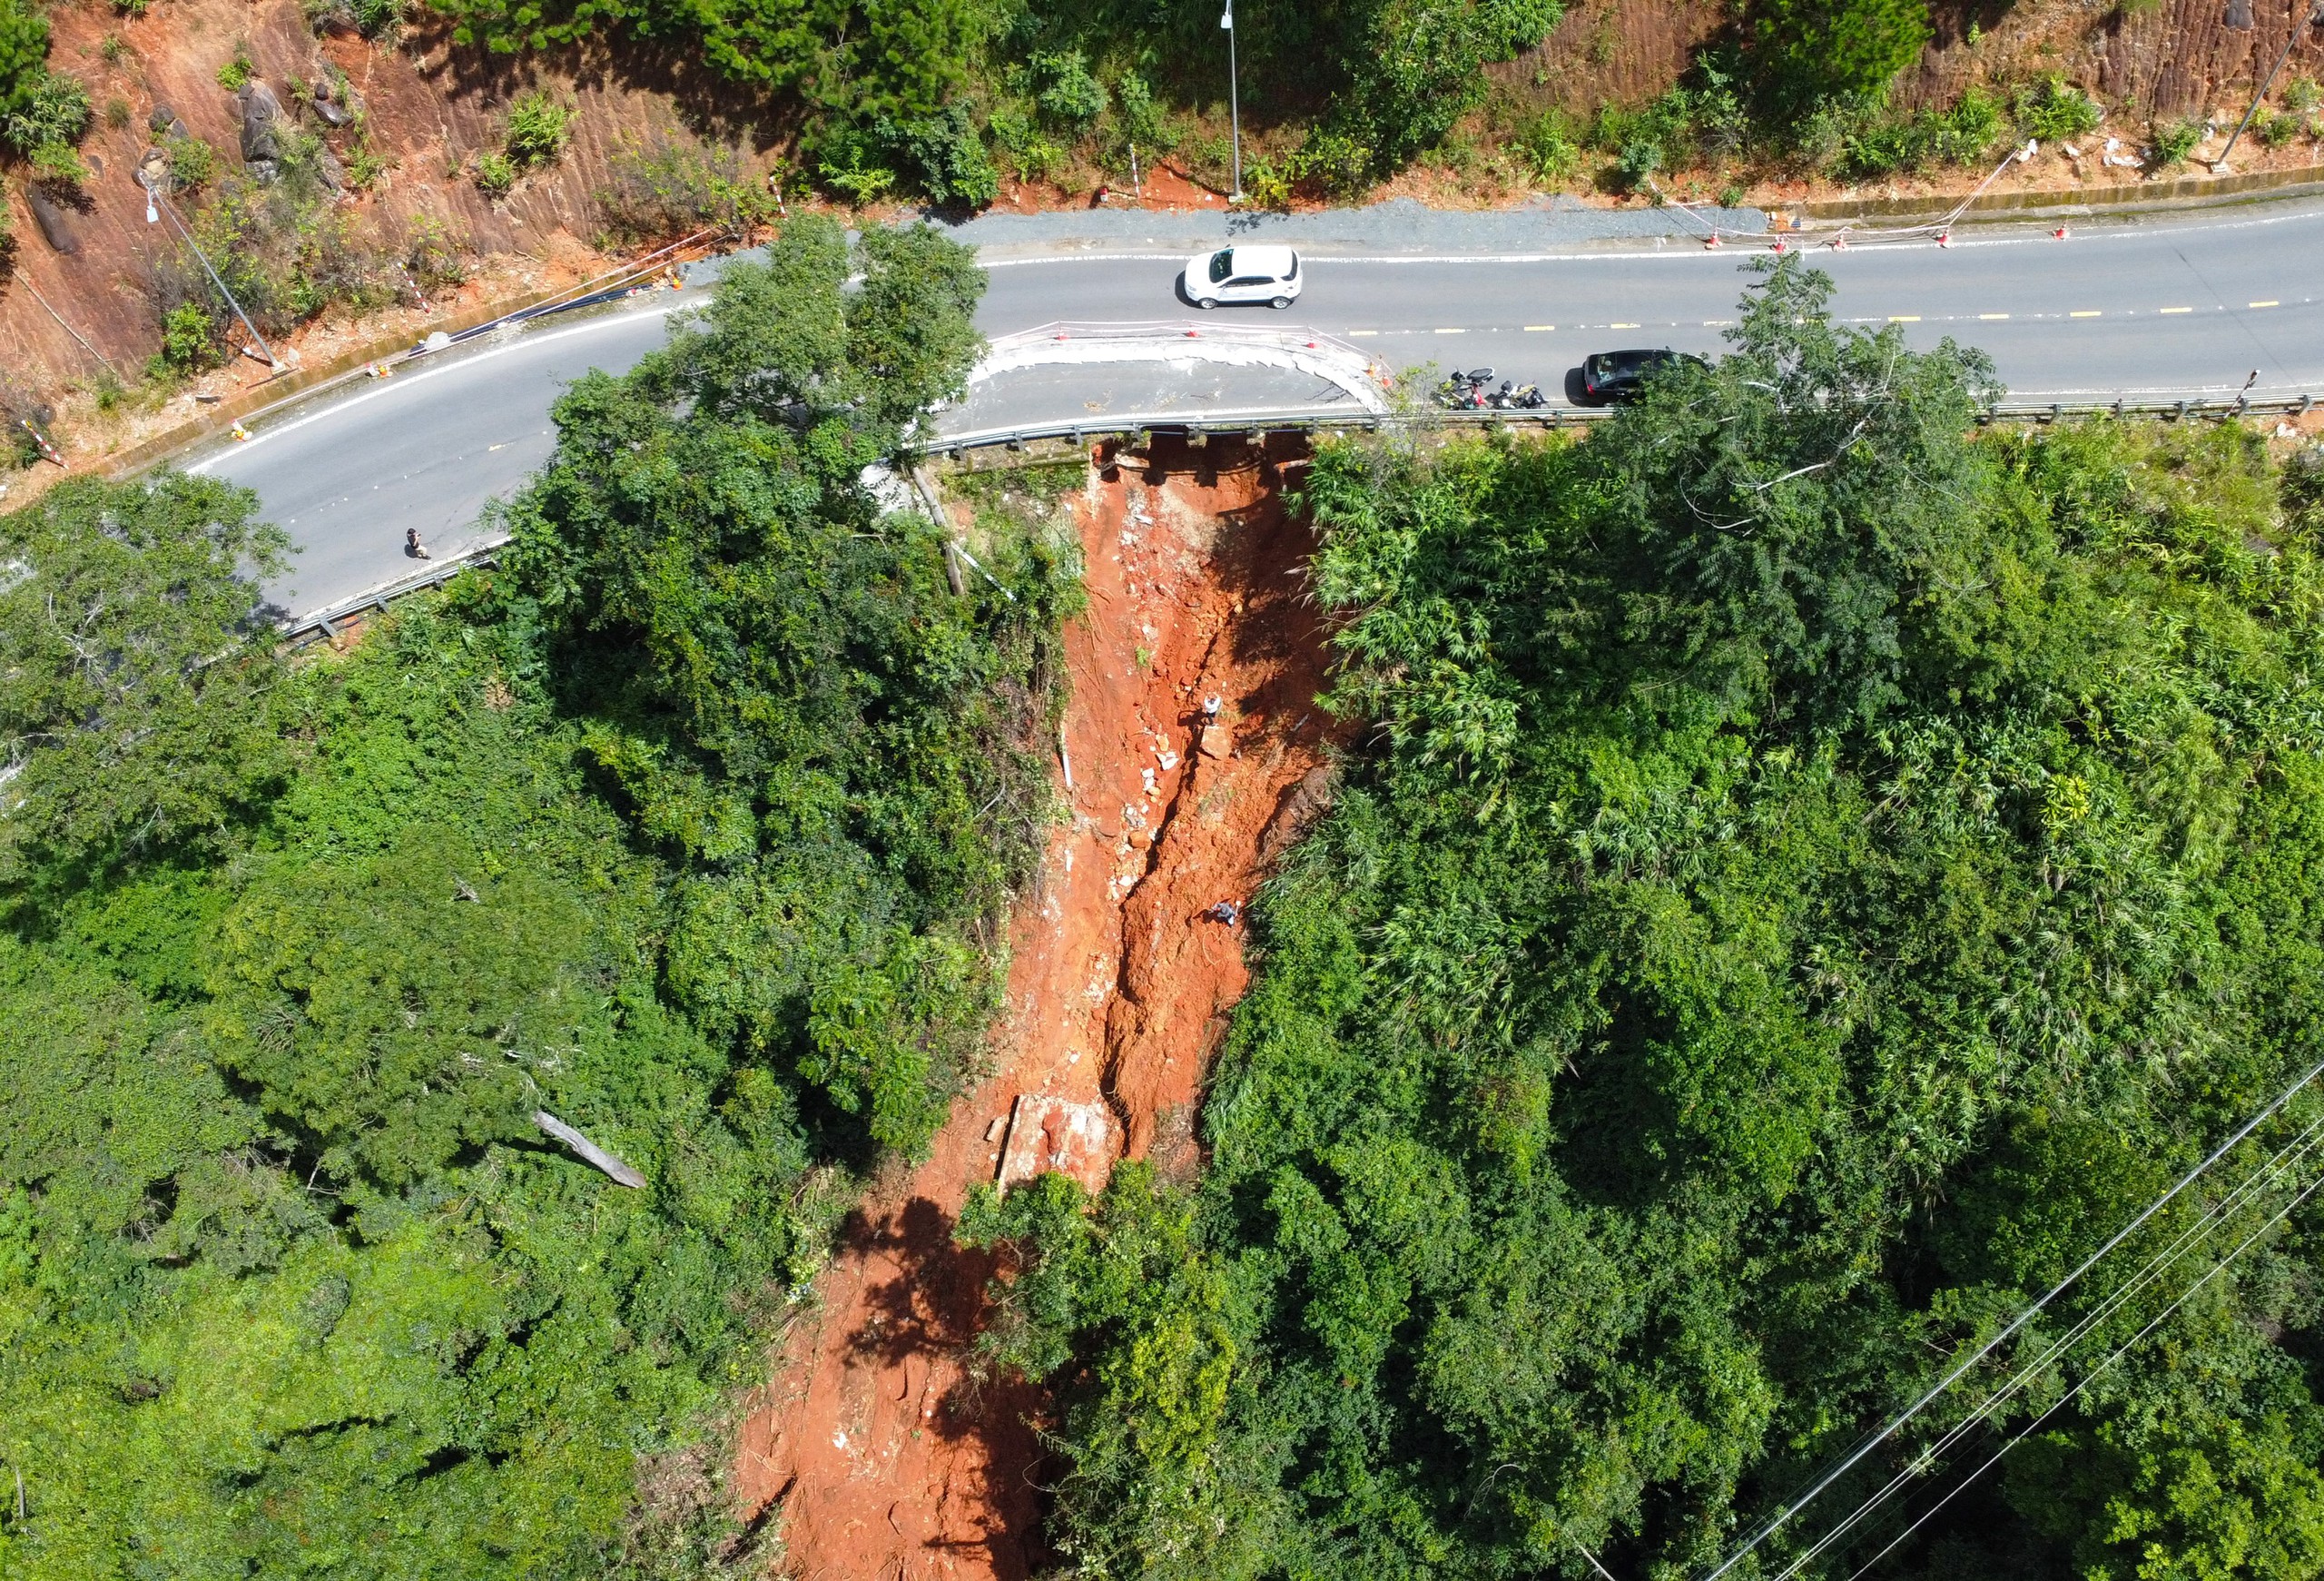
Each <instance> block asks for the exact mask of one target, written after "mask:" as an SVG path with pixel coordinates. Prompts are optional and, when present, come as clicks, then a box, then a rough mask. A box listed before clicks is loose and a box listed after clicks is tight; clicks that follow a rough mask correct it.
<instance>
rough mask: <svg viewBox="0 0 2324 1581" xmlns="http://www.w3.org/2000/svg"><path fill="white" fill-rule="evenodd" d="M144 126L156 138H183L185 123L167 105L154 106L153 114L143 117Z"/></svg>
mask: <svg viewBox="0 0 2324 1581" xmlns="http://www.w3.org/2000/svg"><path fill="white" fill-rule="evenodd" d="M145 125H146V127H147V129H148V130H150V131H151V132H152V133H153V135H154V136H156V137H170V136H183V135H184V133H185V123H184V122H182V121H181V120H179V119H178V113H177V112H176V111H175V110H172V109H171V108H170V107H169V106H168V105H167V104H156V105H154V106H153V114H151V115H148V116H146V117H145Z"/></svg>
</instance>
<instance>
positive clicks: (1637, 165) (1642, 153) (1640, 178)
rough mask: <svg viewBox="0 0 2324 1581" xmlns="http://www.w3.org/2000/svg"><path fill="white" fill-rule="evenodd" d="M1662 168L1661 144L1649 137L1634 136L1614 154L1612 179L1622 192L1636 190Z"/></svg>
mask: <svg viewBox="0 0 2324 1581" xmlns="http://www.w3.org/2000/svg"><path fill="white" fill-rule="evenodd" d="M1661 168H1662V144H1661V143H1658V142H1656V141H1655V140H1654V139H1653V138H1651V137H1634V138H1632V139H1631V140H1630V142H1628V143H1623V144H1622V146H1621V151H1620V153H1617V154H1616V155H1615V156H1614V179H1615V181H1616V182H1618V183H1620V186H1621V188H1622V190H1623V191H1624V192H1633V193H1634V192H1637V191H1638V190H1639V189H1640V188H1641V187H1644V186H1645V185H1646V184H1647V183H1648V182H1649V181H1651V180H1652V179H1653V177H1654V176H1655V174H1656V173H1658V172H1659V171H1660V170H1661Z"/></svg>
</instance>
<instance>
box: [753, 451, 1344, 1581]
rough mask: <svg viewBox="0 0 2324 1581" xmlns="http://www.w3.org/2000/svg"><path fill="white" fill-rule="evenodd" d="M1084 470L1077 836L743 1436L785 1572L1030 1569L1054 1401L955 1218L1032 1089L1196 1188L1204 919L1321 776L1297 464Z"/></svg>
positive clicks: (1257, 861) (1074, 641) (1206, 1022)
mask: <svg viewBox="0 0 2324 1581" xmlns="http://www.w3.org/2000/svg"><path fill="white" fill-rule="evenodd" d="M1097 456H1098V459H1099V460H1100V461H1101V463H1104V464H1102V465H1100V466H1098V467H1095V468H1093V469H1092V470H1091V472H1090V474H1089V481H1088V486H1087V487H1086V488H1085V489H1083V490H1082V491H1081V492H1080V493H1079V494H1078V496H1075V497H1073V498H1072V499H1071V500H1070V506H1071V510H1072V514H1073V519H1074V522H1075V525H1076V527H1077V528H1078V530H1079V533H1080V537H1081V541H1082V543H1083V545H1084V547H1085V548H1086V551H1087V556H1088V589H1089V609H1088V614H1087V616H1085V617H1084V618H1082V619H1081V620H1079V621H1077V622H1076V623H1075V624H1074V626H1073V627H1071V628H1070V629H1069V630H1068V634H1067V655H1068V665H1069V667H1070V669H1071V681H1072V699H1071V702H1070V704H1069V706H1068V710H1067V714H1066V726H1065V746H1066V753H1065V756H1066V758H1067V759H1068V761H1069V763H1070V768H1071V787H1072V788H1071V790H1070V792H1069V793H1064V792H1063V791H1062V786H1061V787H1060V790H1061V794H1066V795H1067V796H1068V802H1069V804H1070V807H1071V814H1072V817H1071V824H1070V826H1069V827H1066V828H1062V829H1060V830H1059V832H1058V834H1057V835H1056V836H1055V838H1054V839H1053V840H1052V841H1051V843H1050V845H1049V854H1048V857H1047V859H1046V862H1045V864H1044V866H1043V868H1042V871H1041V873H1040V875H1039V880H1038V881H1037V883H1036V884H1035V886H1034V887H1033V889H1032V891H1031V892H1030V893H1029V894H1028V895H1026V896H1025V897H1024V899H1023V901H1022V903H1021V904H1020V905H1019V910H1018V913H1017V915H1016V917H1015V919H1014V921H1013V924H1012V926H1011V930H1010V944H1011V950H1012V954H1011V957H1010V964H1009V988H1008V993H1009V999H1008V1009H1007V1012H1006V1013H1005V1015H1004V1017H1003V1019H1002V1022H1001V1023H1000V1025H999V1026H998V1027H996V1028H995V1031H994V1038H993V1041H994V1055H995V1061H996V1064H997V1067H998V1073H997V1074H996V1075H994V1076H993V1077H992V1078H991V1079H990V1081H989V1082H986V1083H985V1084H984V1085H983V1086H982V1087H981V1088H980V1089H979V1090H977V1091H976V1092H971V1093H970V1094H968V1095H967V1096H965V1097H964V1098H962V1099H961V1100H960V1102H959V1103H958V1104H957V1105H956V1106H955V1109H954V1112H953V1114H952V1118H951V1120H950V1122H949V1123H948V1124H947V1125H946V1126H945V1127H944V1128H943V1130H942V1131H940V1132H939V1133H938V1135H937V1137H936V1140H935V1141H934V1143H933V1145H932V1148H931V1152H930V1156H929V1159H928V1161H927V1162H925V1163H923V1164H921V1165H920V1166H919V1167H917V1168H915V1169H912V1170H910V1171H901V1170H900V1171H897V1172H896V1173H895V1175H894V1176H893V1177H892V1178H891V1179H889V1180H887V1181H882V1182H881V1184H880V1185H879V1186H878V1187H877V1188H875V1190H874V1191H873V1193H872V1197H871V1199H870V1200H869V1201H867V1202H866V1203H865V1205H864V1207H863V1208H862V1210H861V1211H860V1212H858V1213H857V1214H856V1215H855V1216H854V1217H853V1218H852V1220H851V1221H850V1223H849V1225H848V1227H847V1230H846V1232H845V1234H844V1236H843V1239H842V1246H841V1249H840V1252H839V1255H838V1257H837V1258H836V1259H835V1260H834V1261H833V1264H832V1268H831V1269H830V1270H828V1271H827V1272H826V1274H825V1275H824V1277H823V1279H822V1281H821V1283H820V1286H819V1288H818V1296H819V1298H820V1299H819V1301H818V1303H817V1305H816V1307H815V1309H814V1310H813V1311H812V1314H811V1315H809V1316H806V1317H803V1318H802V1319H800V1320H799V1321H798V1322H797V1324H796V1325H795V1326H794V1327H793V1329H792V1331H791V1332H790V1334H789V1335H788V1336H787V1337H786V1339H785V1342H784V1344H783V1347H782V1349H780V1351H779V1352H778V1354H777V1355H776V1356H775V1357H773V1359H772V1365H771V1368H770V1383H769V1386H768V1403H767V1405H766V1406H765V1407H764V1408H763V1409H761V1410H760V1411H758V1412H757V1413H756V1414H754V1415H753V1416H752V1417H751V1418H749V1419H748V1420H747V1421H746V1422H745V1424H744V1427H743V1434H742V1438H741V1445H740V1451H739V1458H740V1464H739V1465H738V1467H736V1484H737V1491H738V1494H739V1496H740V1499H741V1503H742V1507H743V1509H744V1510H745V1511H749V1512H757V1511H763V1510H764V1509H765V1508H766V1506H767V1505H768V1504H769V1503H770V1502H771V1501H773V1500H780V1501H781V1508H780V1510H779V1511H777V1512H774V1513H773V1518H774V1519H777V1520H779V1521H780V1523H781V1527H782V1530H783V1539H784V1546H785V1551H786V1555H787V1556H786V1559H785V1561H784V1569H785V1573H787V1574H789V1575H792V1576H797V1577H800V1578H801V1581H808V1578H811V1577H833V1578H836V1577H842V1576H846V1577H864V1578H867V1581H872V1578H878V1581H902V1578H904V1577H919V1576H927V1577H936V1576H947V1577H951V1576H958V1577H976V1578H982V1577H992V1578H997V1581H1009V1578H1013V1577H1020V1576H1029V1575H1031V1574H1032V1573H1033V1572H1034V1571H1035V1569H1036V1568H1038V1567H1039V1565H1040V1564H1042V1563H1043V1562H1044V1559H1045V1557H1046V1556H1045V1554H1044V1552H1043V1550H1042V1549H1041V1547H1040V1538H1039V1520H1040V1514H1041V1508H1042V1498H1041V1493H1040V1484H1041V1481H1042V1480H1043V1477H1044V1467H1043V1464H1042V1454H1041V1448H1040V1445H1039V1439H1038V1438H1037V1436H1036V1433H1035V1430H1034V1425H1033V1424H1036V1423H1038V1422H1039V1421H1040V1420H1041V1419H1042V1414H1043V1411H1044V1408H1045V1405H1046V1401H1045V1399H1044V1398H1043V1396H1042V1393H1041V1391H1040V1390H1039V1388H1036V1387H1034V1386H1033V1385H1030V1384H1028V1383H1025V1382H1023V1381H1021V1380H1016V1379H997V1380H996V1379H990V1378H983V1379H982V1381H980V1378H981V1376H982V1375H981V1374H980V1373H979V1372H978V1371H977V1370H975V1369H973V1368H972V1366H971V1362H972V1358H971V1357H970V1353H969V1348H970V1345H971V1344H972V1342H973V1341H974V1339H975V1337H976V1333H977V1329H978V1327H979V1324H980V1320H981V1319H982V1316H983V1313H984V1308H985V1304H986V1298H985V1293H984V1292H985V1287H986V1284H987V1282H988V1281H989V1280H990V1279H991V1277H992V1275H993V1272H994V1267H993V1261H992V1260H991V1259H990V1257H988V1256H986V1255H984V1254H981V1253H977V1252H969V1251H962V1250H958V1249H957V1248H955V1247H954V1245H953V1243H952V1224H953V1220H954V1219H955V1217H956V1215H957V1214H958V1212H959V1210H960V1203H961V1201H963V1199H964V1198H965V1197H966V1196H967V1194H968V1191H969V1188H970V1186H971V1185H972V1184H973V1183H974V1182H976V1181H980V1180H990V1179H992V1178H993V1176H994V1173H995V1171H996V1170H997V1168H998V1166H999V1163H1000V1154H1001V1150H1002V1145H1003V1139H1004V1137H1005V1135H1006V1126H1007V1119H1008V1117H1009V1114H1010V1112H1011V1111H1012V1109H1013V1108H1014V1107H1015V1106H1016V1103H1017V1100H1018V1099H1019V1097H1020V1096H1023V1095H1029V1096H1031V1097H1032V1098H1034V1099H1058V1100H1063V1101H1064V1102H1066V1103H1068V1104H1086V1105H1093V1106H1094V1105H1105V1106H1108V1107H1109V1108H1110V1110H1111V1113H1112V1117H1113V1121H1114V1123H1113V1124H1112V1125H1111V1126H1107V1127H1104V1128H1103V1130H1104V1131H1106V1132H1107V1134H1108V1138H1109V1141H1110V1142H1111V1143H1112V1144H1113V1145H1117V1146H1121V1147H1123V1148H1124V1149H1125V1151H1126V1152H1127V1154H1128V1156H1130V1157H1149V1156H1150V1157H1152V1158H1154V1160H1155V1161H1156V1162H1157V1165H1159V1166H1160V1167H1162V1168H1163V1169H1164V1170H1165V1171H1166V1172H1168V1173H1171V1174H1175V1175H1179V1176H1182V1177H1183V1176H1185V1175H1188V1174H1191V1172H1192V1171H1193V1170H1194V1169H1195V1168H1196V1164H1197V1163H1198V1157H1197V1149H1196V1142H1195V1135H1194V1124H1193V1120H1194V1112H1195V1108H1196V1103H1197V1102H1198V1100H1199V1097H1200V1092H1201V1087H1202V1081H1203V1076H1204V1073H1205V1071H1206V1065H1207V1062H1208V1061H1209V1058H1210V1055H1211V1053H1212V1052H1213V1050H1214V1049H1215V1048H1216V1045H1217V1043H1218V1041H1219V1039H1220V1037H1221V1036H1222V1034H1223V1033H1224V1032H1225V1030H1226V1018H1227V1014H1228V1012H1229V1011H1230V1010H1231V1009H1232V1008H1233V1006H1234V1004H1235V1003H1236V1000H1237V999H1238V998H1239V997H1240V996H1241V995H1242V993H1243V991H1244V988H1245V985H1246V983H1247V981H1248V973H1247V972H1246V967H1245V965H1244V961H1243V933H1242V930H1241V929H1240V927H1229V926H1227V925H1226V924H1224V923H1221V922H1219V921H1216V920H1213V919H1211V918H1209V917H1207V916H1206V912H1207V911H1208V910H1209V908H1211V907H1212V906H1214V905H1215V904H1216V903H1218V902H1219V901H1221V900H1232V901H1235V902H1236V903H1241V902H1243V901H1245V900H1246V899H1247V898H1248V897H1249V895H1250V893H1251V891H1252V889H1253V887H1254V886H1255V885H1256V884H1257V883H1258V881H1259V879H1260V877H1261V874H1262V863H1263V862H1264V861H1265V860H1266V859H1268V858H1271V857H1272V856H1273V855H1275V854H1276V853H1277V852H1278V851H1279V850H1280V848H1281V847H1282V846H1283V845H1285V843H1287V839H1288V836H1289V835H1290V834H1292V833H1293V832H1295V831H1294V827H1293V825H1295V823H1296V822H1298V821H1299V820H1301V819H1303V818H1305V817H1306V816H1309V815H1313V813H1314V812H1315V810H1317V809H1318V808H1319V807H1320V806H1321V805H1322V803H1323V800H1324V791H1325V787H1326V786H1327V783H1328V776H1327V774H1326V773H1325V772H1324V749H1325V746H1326V741H1327V737H1326V731H1327V728H1328V726H1327V722H1326V720H1325V719H1324V716H1323V713H1322V711H1321V710H1320V709H1319V708H1317V707H1316V706H1315V694H1316V692H1317V690H1318V688H1319V687H1320V686H1321V684H1322V681H1323V677H1324V630H1323V626H1322V622H1321V620H1320V618H1318V616H1317V614H1316V613H1315V609H1314V608H1313V605H1312V602H1311V601H1309V600H1308V599H1306V598H1305V579H1304V575H1303V569H1302V568H1303V567H1304V564H1305V558H1306V556H1307V553H1308V550H1309V548H1310V547H1311V546H1310V540H1309V539H1308V536H1307V533H1306V529H1305V527H1304V526H1301V525H1298V524H1295V523H1293V522H1290V521H1288V520H1286V519H1285V513H1284V510H1283V508H1282V503H1281V499H1280V489H1281V486H1282V484H1283V481H1284V474H1285V472H1286V471H1291V470H1294V469H1296V468H1297V467H1298V466H1299V465H1300V462H1299V460H1298V459H1296V452H1295V451H1294V450H1291V449H1288V448H1286V447H1284V446H1283V445H1282V443H1281V441H1277V446H1276V449H1275V450H1274V451H1273V452H1272V453H1271V452H1269V451H1268V450H1262V449H1260V448H1258V447H1256V446H1243V445H1234V446H1230V445H1227V444H1226V443H1224V442H1216V441H1215V442H1214V443H1213V444H1212V445H1211V446H1210V447H1209V448H1208V449H1207V450H1187V449H1185V448H1183V447H1180V446H1177V444H1175V443H1174V442H1170V441H1160V442H1157V448H1156V449H1155V450H1154V451H1152V452H1151V453H1150V454H1149V453H1144V452H1141V453H1137V454H1125V455H1122V456H1120V457H1118V458H1117V457H1116V456H1115V455H1114V453H1113V448H1112V447H1111V446H1106V447H1101V448H1100V449H1099V450H1098V452H1097ZM1117 462H1118V464H1116V463H1117ZM1211 697H1216V698H1217V700H1218V711H1217V715H1216V721H1215V723H1211V724H1209V725H1208V726H1207V727H1206V720H1205V714H1204V707H1205V704H1206V700H1207V699H1209V698H1211ZM1060 778H1061V779H1062V775H1061V776H1060ZM1042 1112H1056V1111H1055V1110H1054V1108H1053V1106H1050V1107H1044V1108H1043V1110H1042ZM1097 1151H1098V1152H1099V1155H1100V1156H1095V1157H1087V1158H1082V1157H1074V1158H1072V1159H1071V1161H1070V1162H1068V1166H1067V1167H1068V1168H1070V1169H1071V1170H1072V1171H1073V1172H1074V1173H1076V1174H1077V1175H1079V1176H1081V1177H1082V1179H1083V1180H1084V1182H1085V1183H1086V1184H1089V1185H1092V1186H1095V1185H1097V1184H1099V1183H1101V1182H1102V1181H1103V1178H1104V1175H1105V1173H1106V1172H1107V1171H1108V1170H1109V1169H1110V1167H1111V1163H1112V1160H1111V1158H1109V1157H1106V1156H1102V1154H1103V1151H1105V1150H1102V1149H1100V1150H1097Z"/></svg>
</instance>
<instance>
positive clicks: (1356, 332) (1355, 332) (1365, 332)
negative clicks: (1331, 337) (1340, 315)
mask: <svg viewBox="0 0 2324 1581" xmlns="http://www.w3.org/2000/svg"><path fill="white" fill-rule="evenodd" d="M1379 332H1380V331H1377V330H1350V331H1348V333H1349V334H1351V335H1376V334H1378V333H1379Z"/></svg>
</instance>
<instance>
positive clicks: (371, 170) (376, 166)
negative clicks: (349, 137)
mask: <svg viewBox="0 0 2324 1581" xmlns="http://www.w3.org/2000/svg"><path fill="white" fill-rule="evenodd" d="M346 163H347V184H348V185H349V186H350V187H352V188H353V189H354V190H355V191H357V192H368V191H369V190H370V189H371V188H372V187H374V186H376V185H378V184H379V178H380V177H382V176H384V175H386V174H387V173H388V172H389V171H391V170H393V169H395V167H396V161H395V156H394V155H393V154H391V153H381V152H380V151H379V147H378V145H377V144H375V143H372V141H371V133H370V132H369V129H368V128H365V129H362V130H359V131H358V132H357V133H356V135H355V143H354V146H352V147H351V148H350V149H349V150H348V152H347V161H346Z"/></svg>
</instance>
